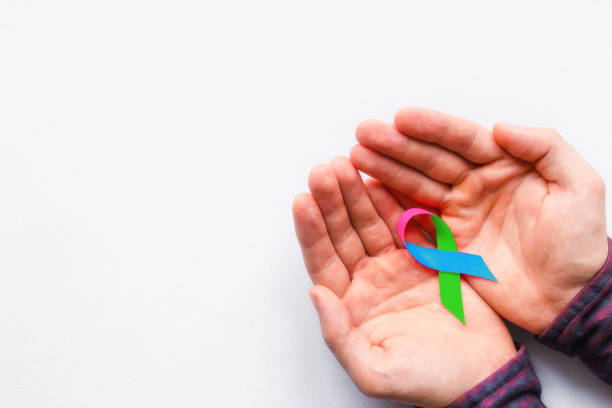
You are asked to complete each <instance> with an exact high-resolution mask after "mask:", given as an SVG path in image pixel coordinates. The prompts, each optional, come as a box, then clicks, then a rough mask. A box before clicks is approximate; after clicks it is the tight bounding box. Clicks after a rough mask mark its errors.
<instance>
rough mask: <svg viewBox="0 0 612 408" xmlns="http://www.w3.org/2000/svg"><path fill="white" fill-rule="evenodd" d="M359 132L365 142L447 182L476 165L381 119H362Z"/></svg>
mask: <svg viewBox="0 0 612 408" xmlns="http://www.w3.org/2000/svg"><path fill="white" fill-rule="evenodd" d="M355 133H356V137H357V141H358V142H359V143H360V144H361V145H363V146H366V147H369V148H370V149H372V150H375V151H377V152H379V153H382V154H384V155H386V156H389V157H391V158H393V159H395V160H397V161H399V162H401V163H406V164H407V165H409V166H411V167H414V168H416V169H419V170H420V171H422V172H423V173H425V174H427V175H428V176H429V177H431V178H433V179H435V180H438V181H441V182H443V183H449V184H454V183H456V182H458V181H460V180H461V179H463V176H464V175H465V174H466V173H467V172H468V171H470V170H471V169H473V168H474V165H473V164H471V163H470V162H468V161H467V160H466V159H464V158H462V157H461V156H459V155H457V154H456V153H453V152H450V151H448V150H446V149H444V148H442V147H440V146H438V145H435V144H431V143H426V142H422V141H420V140H417V139H414V138H412V137H410V136H406V135H404V134H403V133H400V132H399V131H398V130H397V129H396V128H395V127H394V126H393V125H392V124H390V123H386V122H383V121H380V120H367V121H365V122H361V123H360V124H359V126H358V127H357V131H356V132H355Z"/></svg>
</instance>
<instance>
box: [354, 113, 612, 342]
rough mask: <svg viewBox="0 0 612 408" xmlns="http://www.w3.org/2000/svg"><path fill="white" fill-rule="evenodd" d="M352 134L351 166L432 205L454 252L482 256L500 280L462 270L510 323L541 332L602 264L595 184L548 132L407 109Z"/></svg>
mask: <svg viewBox="0 0 612 408" xmlns="http://www.w3.org/2000/svg"><path fill="white" fill-rule="evenodd" d="M356 133H357V134H356V136H357V140H358V142H359V145H357V146H355V147H354V148H353V149H352V151H351V160H352V162H353V163H354V164H355V166H356V167H357V168H359V169H360V170H361V171H363V172H364V173H367V174H369V175H370V176H372V177H374V178H376V179H378V180H380V181H381V182H382V183H384V184H385V185H387V186H388V187H390V188H391V189H393V190H396V191H397V192H399V193H403V194H405V195H407V196H408V197H410V198H411V199H413V200H414V201H416V202H418V203H419V204H418V205H419V206H427V207H430V208H434V209H437V211H438V213H439V214H441V217H442V218H443V219H444V221H445V222H446V223H447V224H448V225H449V227H450V228H451V230H452V231H453V234H454V236H455V239H456V242H457V245H458V247H459V250H460V251H464V252H469V253H475V254H479V255H481V256H482V257H483V258H484V260H485V262H486V263H487V265H488V266H489V269H491V271H492V272H493V274H494V275H495V276H496V277H497V279H498V280H499V282H498V283H495V282H490V281H487V280H483V279H479V278H474V277H467V281H468V283H469V284H470V286H472V287H473V288H474V289H475V290H476V291H477V292H478V294H479V295H480V296H481V297H482V298H483V299H484V300H485V301H486V302H487V303H488V304H489V305H490V306H491V307H493V309H495V311H497V312H498V313H499V314H501V315H502V316H503V317H505V318H506V319H508V320H510V321H512V322H513V323H515V324H517V325H518V326H521V327H523V328H524V329H526V330H529V331H530V332H532V333H534V334H540V333H542V331H543V330H544V329H545V328H546V327H548V326H549V325H550V324H551V323H552V321H553V320H554V319H555V317H556V316H557V315H558V314H559V313H560V312H561V311H562V310H563V308H564V307H565V306H566V305H567V304H568V302H569V301H570V300H571V299H572V298H573V297H574V296H575V295H576V294H577V293H578V292H579V291H580V290H581V289H582V288H583V287H584V286H585V284H586V283H587V282H588V281H589V280H590V279H591V278H592V277H593V275H594V274H595V273H597V271H598V270H599V269H600V268H601V266H602V265H603V263H604V261H605V259H606V256H607V253H608V245H607V238H606V225H605V205H604V196H605V189H604V184H603V181H602V179H601V178H600V176H599V175H598V174H597V173H596V172H595V171H594V170H593V169H592V168H591V167H590V166H589V165H588V164H587V163H586V162H585V161H584V160H583V159H582V158H581V157H580V156H579V155H578V153H577V152H576V151H575V150H574V149H572V148H571V147H570V145H569V144H568V143H567V142H566V141H565V140H563V139H562V138H561V136H559V134H558V133H557V132H555V131H554V130H552V129H544V128H526V127H519V126H515V125H510V124H502V123H500V124H496V125H495V126H494V128H493V130H492V131H490V130H488V129H486V128H484V127H482V126H480V125H478V124H476V123H473V122H470V121H468V120H466V119H462V118H458V117H453V116H449V115H446V114H443V113H440V112H436V111H431V110H426V109H418V108H406V109H402V110H400V111H399V112H398V113H397V114H396V116H395V120H394V123H393V124H389V123H385V122H382V121H376V120H369V121H366V122H363V123H362V124H361V125H360V126H359V127H358V129H357V132H356ZM468 316H469V314H468Z"/></svg>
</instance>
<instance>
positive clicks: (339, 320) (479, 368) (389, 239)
mask: <svg viewBox="0 0 612 408" xmlns="http://www.w3.org/2000/svg"><path fill="white" fill-rule="evenodd" d="M309 186H310V190H311V193H312V194H302V195H300V196H298V197H297V198H296V199H295V202H294V218H295V224H296V232H297V235H298V239H299V241H300V245H301V247H302V252H303V256H304V261H305V263H306V266H307V269H308V271H309V274H310V276H311V278H312V280H313V282H314V283H315V286H314V287H313V288H312V289H311V295H312V298H313V302H314V304H315V307H316V308H317V311H318V312H319V317H320V321H321V328H322V332H323V337H324V338H325V340H326V342H327V344H328V345H329V346H330V348H331V349H332V351H333V352H334V354H335V355H336V357H337V358H338V360H339V361H340V363H341V364H342V365H343V366H344V367H345V369H346V370H347V372H348V373H349V375H350V376H351V378H353V380H354V381H355V383H356V384H357V386H358V387H359V388H360V389H361V390H362V391H363V392H365V393H366V394H368V395H373V396H380V397H386V398H392V399H396V400H400V401H404V402H411V403H416V404H419V405H425V406H445V405H448V404H449V403H451V402H452V401H454V400H455V399H456V398H458V397H459V396H460V395H462V394H463V393H464V392H466V391H467V390H469V389H470V388H472V387H473V386H474V385H475V384H477V383H478V382H479V381H480V380H483V379H484V378H486V377H487V375H489V374H491V373H492V372H493V371H495V370H496V369H497V368H499V367H501V365H503V363H504V362H506V361H507V360H508V359H510V358H511V357H512V356H513V355H514V354H515V352H516V351H515V349H514V346H513V343H512V340H511V338H510V336H509V334H508V332H507V330H506V327H505V325H504V324H503V322H502V321H501V320H500V318H499V317H498V316H497V314H496V313H495V312H493V311H492V310H491V308H490V307H489V306H487V304H486V303H485V302H484V301H483V300H482V299H481V298H480V297H479V296H478V295H477V294H476V292H475V291H474V290H473V289H472V288H471V287H470V285H468V284H467V283H465V282H462V293H463V301H464V308H465V312H466V325H465V326H464V325H462V324H461V323H460V322H459V321H458V320H457V319H456V318H455V317H454V316H453V315H452V314H451V313H450V312H448V311H447V310H446V309H445V308H444V307H443V306H442V304H441V303H440V298H439V289H438V281H437V273H435V271H432V270H430V269H427V268H424V267H422V266H421V265H419V264H418V263H416V261H414V260H413V258H412V257H411V256H410V255H409V253H408V251H406V250H405V249H399V245H401V241H400V239H399V237H398V236H397V235H396V234H395V235H394V233H393V231H394V229H395V223H396V222H397V219H398V218H399V216H400V215H401V213H402V212H403V210H404V208H403V207H402V206H400V204H399V203H398V201H397V200H396V199H395V198H394V197H393V196H392V195H391V194H390V193H389V192H388V191H387V190H386V189H385V188H384V187H383V186H382V185H381V184H380V183H378V182H374V181H373V180H369V182H368V183H366V185H365V186H364V184H363V182H362V180H361V178H360V176H359V174H358V172H357V171H356V170H355V168H354V167H353V166H352V164H351V163H350V161H349V160H348V159H346V158H337V159H335V160H333V161H332V163H331V165H323V166H318V167H316V168H314V169H313V170H312V172H311V174H310V178H309ZM403 200H406V199H405V198H403ZM406 237H407V239H409V240H411V241H412V242H415V243H417V244H420V245H427V241H426V240H425V238H424V236H423V234H422V232H421V231H420V230H419V229H418V228H417V226H416V225H411V226H410V227H409V228H408V229H407V232H406ZM440 384H444V387H441V386H440Z"/></svg>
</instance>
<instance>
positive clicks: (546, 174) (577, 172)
mask: <svg viewBox="0 0 612 408" xmlns="http://www.w3.org/2000/svg"><path fill="white" fill-rule="evenodd" d="M493 137H494V138H495V140H496V141H497V143H499V145H500V146H502V147H503V148H504V149H505V150H506V151H507V152H508V153H510V154H511V155H512V156H514V157H516V158H519V159H521V160H524V161H527V162H531V163H534V165H535V169H536V170H537V172H538V173H540V175H541V176H542V177H543V178H544V179H545V180H547V181H550V182H554V183H558V184H559V185H560V186H562V187H576V188H582V189H584V188H585V187H586V188H588V187H590V186H591V184H592V187H594V188H597V187H601V188H603V183H602V181H601V178H600V177H599V175H598V174H597V173H596V172H595V170H593V168H591V166H589V165H588V163H587V162H586V161H584V160H583V159H582V157H580V155H579V154H578V153H577V152H576V151H575V150H574V149H573V148H572V147H571V146H570V145H569V144H568V143H567V142H566V141H565V140H564V139H563V138H562V137H561V136H560V135H559V133H557V132H556V131H554V130H553V129H546V128H533V127H522V126H517V125H512V124H509V123H498V124H496V125H495V126H494V127H493Z"/></svg>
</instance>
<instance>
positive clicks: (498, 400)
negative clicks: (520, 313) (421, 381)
mask: <svg viewBox="0 0 612 408" xmlns="http://www.w3.org/2000/svg"><path fill="white" fill-rule="evenodd" d="M541 391H542V389H541V387H540V381H538V377H537V376H536V374H535V371H533V367H532V365H531V362H530V360H529V355H528V354H527V349H526V348H525V346H524V345H521V348H520V349H519V352H518V353H517V354H516V356H514V358H512V359H511V360H510V361H508V362H507V363H506V364H504V365H503V366H502V367H501V368H500V369H498V370H497V371H496V372H494V373H493V374H491V375H490V376H489V377H487V378H485V379H484V380H483V381H481V382H480V383H479V384H477V385H476V386H475V387H474V388H472V389H471V390H469V391H468V392H466V393H465V394H463V395H462V396H461V397H459V399H458V400H457V401H455V402H453V403H452V404H451V405H449V408H472V407H474V408H475V407H478V408H493V407H514V408H532V407H544V406H545V405H544V404H542V401H540V392H541Z"/></svg>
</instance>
